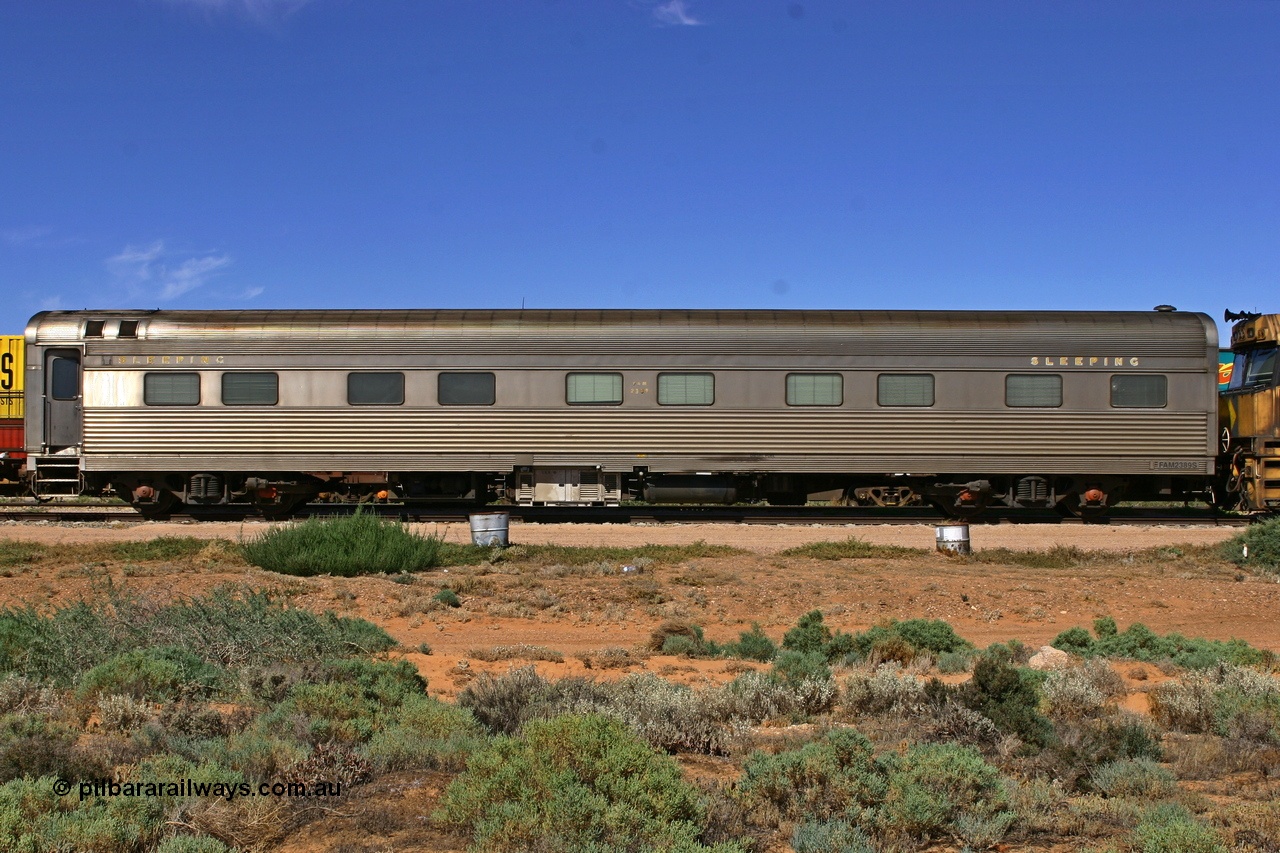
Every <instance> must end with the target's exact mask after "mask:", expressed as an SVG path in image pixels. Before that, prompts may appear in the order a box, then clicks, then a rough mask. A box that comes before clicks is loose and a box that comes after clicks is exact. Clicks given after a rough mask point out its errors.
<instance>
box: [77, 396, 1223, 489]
mask: <svg viewBox="0 0 1280 853" xmlns="http://www.w3.org/2000/svg"><path fill="white" fill-rule="evenodd" d="M1212 440H1213V433H1212V430H1211V428H1210V425H1209V423H1208V416H1207V415H1206V414H1202V413H1172V412H1142V413H1139V412H1133V413H1130V412H1123V413H1121V412H1103V413H1091V414H1080V413H1069V412H1036V413H1028V412H1016V413H1015V412H1004V411H1001V412H966V413H963V415H962V416H960V417H953V416H942V415H930V414H928V413H896V412H895V413H893V414H887V413H884V412H873V413H867V412H846V411H832V412H817V411H814V412H809V411H804V412H801V411H795V410H791V411H783V412H759V411H737V412H733V411H723V410H718V411H698V412H694V411H690V412H673V411H669V410H667V411H657V412H645V411H635V410H632V411H620V410H591V409H575V410H572V411H568V412H566V411H564V410H563V409H559V410H548V411H542V412H537V411H523V412H511V411H497V410H491V411H474V410H473V411H468V412H467V413H466V415H465V417H461V416H459V415H457V414H455V413H452V412H441V411H440V410H438V409H423V410H406V409H396V410H388V411H374V410H369V409H362V410H357V411H353V410H350V409H341V410H334V409H301V410H300V409H292V410H265V409H256V410H253V411H249V410H238V409H205V410H200V409H185V410H184V409H176V408H175V409H159V408H150V409H143V410H138V409H106V410H101V409H99V410H89V411H87V412H86V413H85V445H84V449H85V457H86V465H87V466H89V467H91V468H92V469H94V470H108V469H109V468H110V467H112V466H104V465H103V464H102V462H103V459H102V458H105V457H110V458H112V459H114V460H117V461H119V460H125V459H134V458H136V459H138V460H143V459H145V460H147V461H146V462H139V463H137V464H143V465H145V466H146V468H147V469H148V470H158V469H159V468H162V467H165V466H162V465H157V464H156V462H155V459H156V458H164V459H167V460H169V461H168V462H167V463H166V465H171V464H172V462H173V460H175V459H186V460H187V461H188V462H192V463H193V466H190V467H196V468H198V467H206V466H207V465H213V464H215V462H214V460H223V464H224V465H225V463H226V461H228V460H230V459H232V458H235V459H238V460H242V465H241V466H236V467H248V468H256V467H272V468H282V469H295V468H313V467H318V468H331V467H333V466H335V465H336V466H337V467H333V470H339V469H340V468H342V467H345V466H343V465H339V464H338V463H337V461H336V460H337V459H345V460H347V461H348V462H351V461H353V460H360V459H369V460H372V459H375V458H378V459H401V460H403V459H405V458H407V457H416V458H419V459H422V458H426V457H437V456H441V455H447V456H450V457H457V458H458V459H461V458H463V457H471V458H482V457H487V458H509V457H512V456H514V455H516V454H536V455H538V456H540V457H541V456H546V457H552V456H554V457H556V458H560V459H563V460H566V464H569V461H571V460H576V464H597V462H598V461H599V459H600V458H601V457H604V456H609V457H620V456H625V457H632V458H634V457H636V456H639V455H641V454H644V455H647V456H649V457H664V456H678V457H688V458H717V459H726V458H739V459H741V460H743V463H744V464H743V466H742V467H743V468H744V469H752V467H753V466H751V465H750V464H749V461H750V460H753V459H757V460H758V459H763V458H765V457H771V456H785V457H789V458H791V459H795V460H799V461H803V460H804V458H805V457H818V456H822V457H846V456H850V457H854V456H868V457H871V456H874V457H877V458H884V459H897V460H900V461H902V462H911V466H910V467H912V468H914V469H916V470H920V469H921V468H930V467H931V466H932V465H933V464H934V463H935V462H936V461H938V460H939V459H941V458H943V457H947V458H951V459H957V460H958V459H962V458H963V459H969V460H974V461H975V462H976V460H978V459H980V458H985V459H990V460H1003V462H1002V463H1001V464H1000V470H1011V469H1009V468H1008V467H1007V464H1009V462H1010V460H1011V459H1018V460H1032V459H1037V460H1048V462H1049V464H1059V463H1060V464H1065V465H1067V466H1068V467H1070V466H1071V465H1072V464H1075V462H1076V461H1080V462H1082V461H1083V460H1086V459H1088V460H1109V459H1111V460H1118V459H1121V458H1128V459H1149V458H1159V459H1173V458H1181V459H1186V458H1192V459H1203V458H1207V457H1208V456H1210V455H1211V450H1210V445H1211V443H1212ZM100 457H102V458H100ZM196 460H204V462H203V464H201V465H194V463H195V461H196ZM244 460H249V461H252V462H253V463H254V464H248V465H245V464H243V461H244ZM304 460H305V462H304ZM326 460H327V461H326ZM540 464H541V463H540ZM633 464H645V463H644V462H643V461H636V462H634V463H633ZM134 467H136V466H134ZM180 467H182V468H184V469H188V470H189V469H190V467H189V466H180ZM432 467H435V466H432ZM772 468H773V466H772V465H769V466H767V468H766V469H772ZM1041 468H1042V469H1043V470H1049V469H1047V468H1043V466H1041ZM788 470H808V466H806V467H805V468H804V469H799V468H794V469H788ZM837 470H849V469H843V468H842V469H837ZM861 470H868V469H861ZM1060 470H1065V469H1060ZM1095 470H1110V469H1109V468H1106V467H1105V464H1104V468H1101V469H1095ZM1142 473H1156V472H1154V471H1152V470H1151V469H1150V467H1149V465H1148V466H1147V467H1145V468H1143V470H1142ZM1164 473H1167V472H1164Z"/></svg>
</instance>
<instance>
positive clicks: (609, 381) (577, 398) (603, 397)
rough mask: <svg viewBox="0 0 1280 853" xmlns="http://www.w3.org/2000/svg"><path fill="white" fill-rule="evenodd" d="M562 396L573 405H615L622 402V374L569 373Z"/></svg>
mask: <svg viewBox="0 0 1280 853" xmlns="http://www.w3.org/2000/svg"><path fill="white" fill-rule="evenodd" d="M564 398H565V401H566V402H567V403H569V404H570V405H574V406H617V405H619V404H621V403H622V374H621V373H570V374H569V375H568V376H566V377H565V393H564Z"/></svg>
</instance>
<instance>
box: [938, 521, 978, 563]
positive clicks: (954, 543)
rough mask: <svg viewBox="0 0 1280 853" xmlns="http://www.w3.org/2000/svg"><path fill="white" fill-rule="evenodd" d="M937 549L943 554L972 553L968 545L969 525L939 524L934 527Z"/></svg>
mask: <svg viewBox="0 0 1280 853" xmlns="http://www.w3.org/2000/svg"><path fill="white" fill-rule="evenodd" d="M933 530H934V535H935V536H937V539H938V550H939V551H941V552H942V553H944V554H955V555H959V556H966V555H968V554H971V553H973V552H972V551H971V550H970V547H969V525H967V524H939V525H938V526H937V527H935V528H934V529H933Z"/></svg>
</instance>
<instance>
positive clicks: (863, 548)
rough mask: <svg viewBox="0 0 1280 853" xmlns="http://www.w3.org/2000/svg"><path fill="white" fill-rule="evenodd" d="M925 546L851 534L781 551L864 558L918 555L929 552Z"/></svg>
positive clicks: (814, 557) (823, 557)
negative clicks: (875, 540) (874, 542)
mask: <svg viewBox="0 0 1280 853" xmlns="http://www.w3.org/2000/svg"><path fill="white" fill-rule="evenodd" d="M927 553H928V551H926V550H924V549H923V548H904V547H903V546H901V545H872V544H871V543H870V542H867V541H866V540H863V539H859V538H858V537H856V536H850V537H849V538H848V539H844V540H841V541H838V542H809V543H807V544H804V545H797V546H796V547H795V548H788V549H786V550H785V551H781V552H779V556H781V557H808V558H809V559H811V560H862V559H867V558H869V557H884V558H893V557H918V556H921V555H923V554H927Z"/></svg>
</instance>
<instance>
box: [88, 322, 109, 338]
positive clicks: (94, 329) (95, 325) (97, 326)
mask: <svg viewBox="0 0 1280 853" xmlns="http://www.w3.org/2000/svg"><path fill="white" fill-rule="evenodd" d="M106 325H107V321H106V320H87V321H86V322H85V324H84V336H85V337H86V338H100V337H102V329H103V327H104V326H106Z"/></svg>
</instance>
